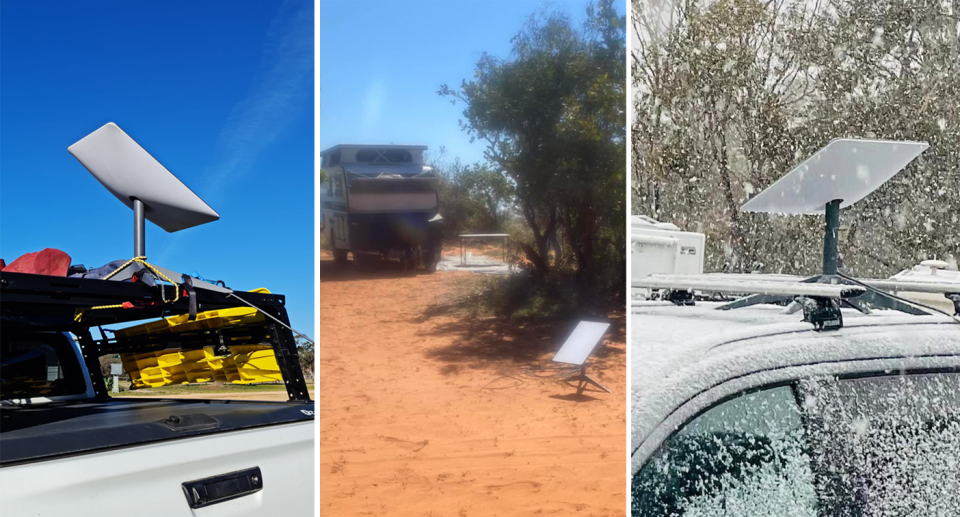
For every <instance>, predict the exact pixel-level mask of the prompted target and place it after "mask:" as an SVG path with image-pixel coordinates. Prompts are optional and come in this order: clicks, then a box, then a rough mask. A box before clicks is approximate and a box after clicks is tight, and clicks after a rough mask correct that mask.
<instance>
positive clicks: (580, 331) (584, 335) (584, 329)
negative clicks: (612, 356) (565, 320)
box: [553, 321, 610, 365]
mask: <svg viewBox="0 0 960 517" xmlns="http://www.w3.org/2000/svg"><path fill="white" fill-rule="evenodd" d="M609 327H610V324H609V323H601V322H597V321H581V322H580V323H579V324H578V325H577V328H575V329H573V333H572V334H570V336H569V337H568V338H567V340H566V342H564V343H563V346H562V347H560V351H559V352H557V355H555V356H553V361H554V362H557V363H567V364H576V365H582V364H583V362H584V361H586V360H587V358H588V357H590V354H591V353H592V352H593V349H594V348H596V346H597V343H599V342H600V338H602V337H603V334H604V333H606V332H607V329H608V328H609Z"/></svg>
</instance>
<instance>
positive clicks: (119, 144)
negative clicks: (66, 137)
mask: <svg viewBox="0 0 960 517" xmlns="http://www.w3.org/2000/svg"><path fill="white" fill-rule="evenodd" d="M67 150H68V151H70V154H72V155H73V157H74V158H76V159H77V160H78V161H79V162H80V163H81V164H82V165H83V166H84V167H86V169H87V170H88V171H90V174H93V177H94V178H96V179H97V181H99V182H100V184H101V185H103V186H104V187H106V189H107V190H109V191H110V193H111V194H113V195H114V196H116V198H117V199H119V200H120V201H121V202H122V203H123V204H125V205H127V206H128V207H129V208H131V209H133V211H134V241H135V244H134V248H135V253H136V255H138V256H139V255H144V249H143V219H144V218H146V219H147V220H149V221H150V222H152V223H153V224H156V225H157V226H159V227H160V228H163V229H164V230H166V231H167V232H171V233H172V232H178V231H180V230H185V229H187V228H191V227H194V226H199V225H201V224H206V223H209V222H212V221H216V220H217V219H220V215H219V214H217V212H215V211H214V210H213V209H212V208H210V206H209V205H207V204H206V203H205V202H204V201H203V200H202V199H200V197H199V196H197V195H196V194H194V193H193V191H192V190H190V189H189V188H188V187H187V186H186V185H184V184H183V182H181V181H180V180H179V179H177V177H176V176H174V175H173V173H171V172H170V171H169V170H167V168H166V167H164V166H163V165H162V164H161V163H160V162H158V161H157V159H156V158H154V157H153V156H151V155H150V153H148V152H147V151H146V150H145V149H144V148H143V147H140V144H138V143H137V142H136V141H135V140H134V139H133V138H130V136H129V135H127V134H126V133H124V132H123V130H122V129H120V127H118V126H117V125H116V124H114V123H113V122H109V123H107V124H106V125H104V126H103V127H101V128H100V129H97V130H96V131H94V132H93V133H90V134H89V135H87V136H85V137H83V139H81V140H80V141H79V142H77V143H75V144H73V145H71V146H70V147H68V148H67Z"/></svg>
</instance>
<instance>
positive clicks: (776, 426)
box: [633, 373, 960, 517]
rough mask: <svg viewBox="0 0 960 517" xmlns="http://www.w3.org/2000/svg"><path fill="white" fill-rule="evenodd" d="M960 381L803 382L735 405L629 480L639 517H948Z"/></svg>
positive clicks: (684, 434) (956, 503)
mask: <svg viewBox="0 0 960 517" xmlns="http://www.w3.org/2000/svg"><path fill="white" fill-rule="evenodd" d="M958 450H960V374H957V373H929V374H910V375H897V374H895V373H894V374H892V375H881V376H873V377H860V378H851V379H837V378H836V377H832V376H827V377H813V378H810V379H806V380H803V381H801V382H800V383H799V384H798V385H796V386H777V387H772V388H767V389H764V390H761V391H757V392H753V393H747V394H742V395H740V396H738V397H735V398H733V399H731V400H728V401H726V402H723V403H721V404H719V405H716V406H714V407H713V408H711V409H709V410H708V411H706V412H704V413H702V414H701V415H699V416H698V417H696V418H694V419H693V420H692V421H690V422H689V423H688V424H687V425H686V426H685V427H683V428H682V429H681V430H680V431H678V432H677V433H676V434H674V435H673V436H672V437H671V438H670V439H668V440H667V441H666V442H665V443H664V444H663V445H662V446H661V447H660V449H659V450H658V451H657V452H656V454H655V455H654V456H653V458H652V459H651V460H650V461H649V462H648V463H647V464H646V465H645V466H644V467H643V469H641V470H640V472H638V473H637V475H636V477H635V478H634V480H633V514H634V515H643V516H645V517H646V516H651V517H655V516H697V517H706V516H726V515H737V516H758V517H759V516H767V515H778V516H791V517H793V516H797V517H800V516H816V515H831V516H845V515H857V516H865V517H872V516H877V517H879V516H887V515H954V514H955V512H956V509H957V508H960V477H958V475H957V473H958V472H960V459H958V456H957V451H958Z"/></svg>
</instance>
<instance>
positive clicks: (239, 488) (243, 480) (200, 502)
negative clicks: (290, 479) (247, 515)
mask: <svg viewBox="0 0 960 517" xmlns="http://www.w3.org/2000/svg"><path fill="white" fill-rule="evenodd" d="M181 486H182V487H183V495H184V496H186V498H187V504H189V505H190V508H203V507H204V506H210V505H212V504H217V503H222V502H224V501H229V500H231V499H236V498H238V497H243V496H245V495H249V494H253V493H255V492H259V491H260V490H263V476H261V475H260V467H253V468H249V469H245V470H238V471H236V472H229V473H227V474H220V475H218V476H211V477H208V478H205V479H198V480H196V481H187V482H186V483H184V484H183V485H181Z"/></svg>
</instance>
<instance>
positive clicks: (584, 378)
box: [563, 364, 610, 395]
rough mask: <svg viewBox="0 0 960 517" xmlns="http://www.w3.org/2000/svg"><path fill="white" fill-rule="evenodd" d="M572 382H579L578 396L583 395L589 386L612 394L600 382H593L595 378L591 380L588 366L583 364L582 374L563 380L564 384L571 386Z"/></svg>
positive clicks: (581, 366) (581, 367)
mask: <svg viewBox="0 0 960 517" xmlns="http://www.w3.org/2000/svg"><path fill="white" fill-rule="evenodd" d="M572 381H577V395H582V394H583V392H584V390H586V389H587V386H588V385H590V384H592V385H594V386H596V387H597V388H600V389H601V390H603V391H605V392H606V393H610V390H608V389H607V388H606V387H604V385H603V384H600V383H599V382H597V381H595V380H593V378H591V377H590V376H589V375H587V367H586V365H583V364H581V365H580V373H578V374H576V375H571V376H570V377H567V378H566V379H564V380H563V382H565V383H567V384H570V383H571V382H572Z"/></svg>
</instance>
